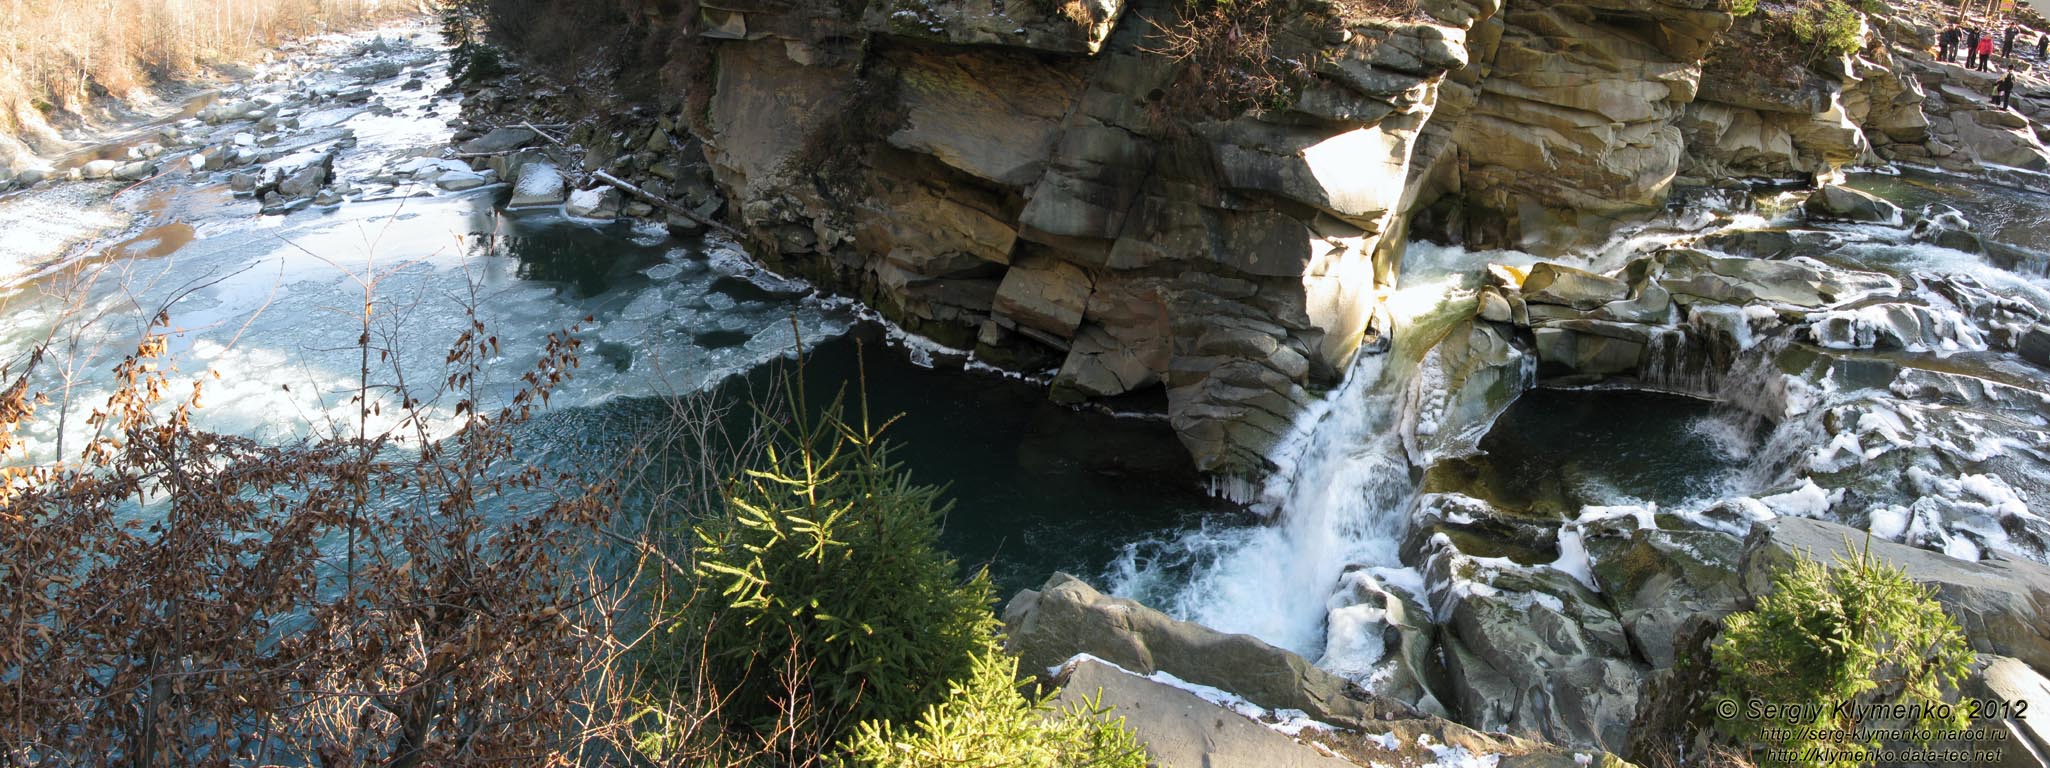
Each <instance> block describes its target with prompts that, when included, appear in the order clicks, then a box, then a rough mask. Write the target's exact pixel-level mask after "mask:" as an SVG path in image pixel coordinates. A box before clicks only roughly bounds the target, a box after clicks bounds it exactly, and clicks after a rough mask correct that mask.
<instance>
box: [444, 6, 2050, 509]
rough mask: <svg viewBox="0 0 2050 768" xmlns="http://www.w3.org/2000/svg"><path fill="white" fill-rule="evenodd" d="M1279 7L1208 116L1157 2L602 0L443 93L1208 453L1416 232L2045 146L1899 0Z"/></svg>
mask: <svg viewBox="0 0 2050 768" xmlns="http://www.w3.org/2000/svg"><path fill="white" fill-rule="evenodd" d="M1289 8H1291V9H1293V10H1292V12H1290V13H1288V14H1284V15H1283V17H1285V18H1287V19H1290V21H1288V22H1287V23H1285V24H1283V25H1281V26H1280V27H1277V28H1276V29H1275V30H1273V31H1272V34H1271V36H1270V40H1271V42H1270V46H1271V50H1270V53H1271V55H1273V56H1275V57H1276V58H1279V59H1283V60H1294V61H1309V62H1316V63H1315V65H1314V66H1312V67H1310V68H1309V69H1310V71H1308V72H1306V73H1305V74H1304V76H1303V78H1304V79H1302V80H1301V82H1300V83H1298V84H1297V85H1296V86H1295V87H1294V88H1292V89H1291V90H1289V91H1288V92H1287V98H1286V100H1285V103H1278V104H1273V105H1268V106H1266V107H1264V108H1262V109H1258V110H1254V111H1251V112H1248V113H1245V114H1240V115H1238V116H1235V117H1226V118H1212V117H1207V116H1202V115H1169V116H1165V117H1164V116H1163V115H1162V114H1161V110H1160V104H1161V103H1162V100H1163V93H1164V92H1165V91H1166V90H1168V89H1172V88H1178V87H1186V84H1182V83H1180V81H1178V80H1177V77H1179V74H1178V73H1179V71H1180V70H1179V68H1178V67H1179V65H1178V64H1177V62H1175V61H1173V60H1171V59H1170V58H1168V57H1165V56H1162V55H1159V53H1158V51H1159V50H1160V42H1159V37H1158V36H1159V34H1160V32H1159V30H1160V29H1162V28H1163V25H1167V26H1171V25H1172V23H1173V18H1174V17H1173V14H1174V10H1173V8H1172V6H1171V5H1169V4H1166V3H1157V2H1155V3H1149V2H1133V3H1124V2H1106V3H1101V4H1096V5H1088V4H1083V5H1077V6H1076V8H1075V9H1074V11H1073V12H1072V13H1065V14H1055V13H1045V12H1042V11H1039V10H1031V9H1023V8H1019V9H1009V10H1002V11H998V12H995V13H994V15H988V14H984V13H983V12H980V11H977V12H972V13H971V12H966V11H961V10H960V9H955V8H952V7H951V6H946V5H944V4H941V5H935V6H931V7H927V6H917V7H910V6H905V7H897V6H889V7H876V8H870V9H868V11H867V12H860V13H857V12H854V11H849V10H847V9H844V8H841V7H840V6H838V5H833V4H830V3H825V4H822V3H798V4H795V5H791V4H772V5H760V4H751V3H746V2H741V3H733V2H725V3H708V4H702V5H701V6H698V7H696V9H695V10H690V9H681V10H679V9H672V8H667V7H661V6H643V5H637V4H634V3H624V4H622V7H621V8H619V9H615V10H617V11H618V12H619V13H620V19H621V21H620V29H619V34H620V35H621V36H623V41H622V42H621V43H619V44H617V45H614V46H611V47H610V48H608V49H607V50H606V53H605V55H604V56H602V57H601V58H600V59H598V60H596V61H590V62H582V63H581V64H579V66H581V67H583V70H582V71H587V72H588V71H598V70H605V71H608V72H612V73H616V74H613V75H612V83H611V84H607V83H605V82H604V81H603V80H601V79H589V80H586V81H579V82H573V83H561V82H555V81H553V80H551V79H550V78H548V77H544V76H543V75H542V74H541V68H540V67H536V68H535V69H534V70H533V71H530V72H529V73H526V74H522V75H515V76H514V77H512V78H510V79H508V80H505V81H503V82H500V83H497V84H493V85H491V86H490V87H484V88H480V89H476V90H473V91H472V93H471V95H470V96H469V99H468V101H467V105H468V108H469V111H468V112H467V113H466V114H468V115H469V116H470V117H471V119H472V120H473V126H474V127H473V128H472V132H473V133H474V134H476V135H482V134H483V133H485V132H487V131H489V130H491V129H493V128H494V127H506V126H512V125H517V124H518V123H519V122H520V121H521V120H522V119H527V118H531V119H533V120H534V121H535V122H542V123H550V122H573V123H575V124H576V127H575V130H572V131H569V132H568V135H567V136H566V138H567V140H568V141H567V143H568V144H569V145H571V146H573V147H574V148H575V151H573V152H567V153H566V154H567V155H573V156H574V157H573V162H574V163H575V164H577V165H580V166H581V167H583V168H586V169H588V170H599V169H605V170H607V171H608V172H610V173H612V174H614V175H616V176H618V177H620V178H622V179H625V180H629V181H632V182H633V183H634V184H635V185H636V186H637V188H639V189H643V190H648V191H651V192H652V195H651V196H650V197H651V200H646V201H638V203H639V204H638V205H635V204H634V202H635V201H624V202H625V203H626V205H627V206H628V207H630V208H632V210H629V211H625V212H627V213H638V214H641V215H650V214H653V215H657V216H662V217H667V218H670V219H671V220H672V221H673V222H675V223H677V224H678V225H679V226H680V227H682V228H686V229H688V228H691V227H695V226H701V225H700V224H699V223H698V222H697V221H696V219H700V218H718V219H719V220H721V221H725V222H730V223H731V224H732V225H733V226H735V227H736V228H738V229H739V230H741V231H742V232H744V233H745V234H746V236H747V239H748V240H749V242H750V244H751V248H752V250H753V251H754V252H755V253H756V254H757V255H758V256H759V257H760V258H762V259H764V260H765V261H767V262H769V263H770V264H771V265H773V266H776V267H777V268H779V269H783V270H786V271H790V272H794V273H801V274H804V275H806V276H808V277H810V278H813V279H814V281H815V282H817V283H818V284H820V285H821V286H822V287H827V288H829V289H832V290H836V291H840V292H843V293H846V294H849V295H853V296H855V297H858V298H860V299H862V300H863V301H864V302H866V303H867V304H869V305H870V306H872V307H875V308H876V309H878V310H879V311H881V312H883V313H884V314H885V315H886V316H887V317H889V318H890V319H892V320H893V321H895V322H897V323H899V324H900V325H902V326H904V327H905V328H906V329H908V330H911V331H913V332H915V333H919V334H921V335H924V336H926V337H928V338H931V339H933V340H935V341H938V342H940V343H942V344H945V345H947V346H950V347H954V348H957V349H960V350H962V351H963V352H964V353H965V352H972V353H973V354H974V355H975V356H976V357H977V358H978V359H981V360H984V361H986V362H990V363H992V364H996V365H999V366H1003V367H1007V368H1012V369H1015V370H1020V371H1024V372H1028V373H1034V374H1039V373H1043V374H1045V375H1047V376H1049V377H1050V378H1051V382H1052V386H1051V390H1050V391H1051V396H1053V397H1055V398H1057V399H1061V400H1064V401H1077V400H1085V399H1098V398H1116V397H1121V396H1125V395H1129V394H1133V393H1142V394H1144V393H1162V394H1164V395H1165V398H1166V401H1167V404H1168V405H1167V407H1168V410H1169V414H1170V417H1171V418H1172V420H1173V423H1174V424H1175V426H1176V429H1177V430H1178V432H1179V433H1180V434H1181V436H1182V438H1183V441H1184V443H1185V444H1186V445H1187V447H1188V448H1189V450H1190V452H1191V455H1192V457H1193V458H1194V460H1195V462H1196V464H1197V465H1198V466H1199V467H1200V468H1202V469H1204V470H1205V471H1209V472H1213V473H1216V474H1219V475H1221V476H1235V477H1257V476H1259V475H1262V474H1264V473H1265V472H1267V471H1269V470H1270V469H1271V466H1270V465H1269V464H1268V463H1267V459H1266V456H1267V454H1268V453H1269V452H1270V450H1271V449H1272V448H1273V447H1274V444H1275V443H1276V441H1277V440H1278V439H1279V438H1280V436H1281V435H1282V434H1283V433H1285V432H1286V430H1287V428H1288V424H1289V423H1290V421H1291V420H1292V419H1293V418H1294V417H1295V415H1296V414H1297V413H1299V412H1300V411H1301V409H1302V408H1303V407H1305V405H1307V404H1308V403H1309V402H1310V401H1312V400H1313V399H1314V398H1315V396H1316V393H1318V392H1321V391H1323V390H1325V389H1327V388H1329V387H1331V386H1332V385H1334V384H1335V383H1336V382H1337V380H1338V378H1339V377H1340V375H1341V374H1342V373H1343V372H1344V371H1346V370H1347V369H1348V368H1349V366H1350V363H1351V361H1352V359H1353V357H1354V356H1355V354H1356V353H1357V352H1358V351H1359V350H1361V349H1363V348H1364V349H1370V350H1371V349H1375V348H1377V347H1378V345H1379V344H1380V343H1381V341H1382V340H1383V339H1384V337H1385V335H1386V334H1387V333H1388V332H1389V331H1390V329H1389V328H1388V327H1387V325H1388V323H1387V321H1386V318H1385V312H1384V310H1382V309H1381V308H1380V307H1379V306H1378V304H1377V302H1378V301H1379V297H1381V296H1384V295H1385V294H1386V292H1387V290H1388V289H1389V288H1390V287H1391V286H1392V285H1393V283H1394V281H1395V278H1396V275H1397V274H1398V273H1399V271H1400V265H1401V262H1402V252H1403V250H1404V248H1405V244H1406V242H1407V241H1408V240H1409V238H1411V237H1417V236H1421V237H1430V238H1434V239H1441V240H1450V241H1453V242H1460V243H1465V244H1467V245H1468V246H1470V247H1475V248H1485V247H1515V248H1519V249H1524V250H1528V251H1531V252H1534V253H1563V252H1565V251H1567V250H1570V249H1573V248H1577V247H1584V246H1586V245H1589V244H1593V243H1599V242H1601V241H1603V240H1605V239H1606V238H1607V237H1608V236H1609V235H1610V234H1611V233H1612V232H1614V231H1615V230H1616V229H1617V228H1618V227H1620V226H1625V225H1627V224H1629V223H1630V222H1633V221H1642V220H1644V219H1646V218H1647V217H1651V216H1655V215H1657V214H1658V213H1659V212H1660V211H1662V210H1663V209H1664V207H1665V206H1666V205H1667V204H1668V203H1679V202H1684V201H1687V200H1693V199H1700V198H1702V197H1704V196H1713V195H1714V194H1717V193H1715V192H1714V191H1713V190H1714V188H1716V187H1722V186H1727V185H1728V184H1729V183H1730V182H1729V181H1728V180H1729V179H1731V178H1734V177H1754V178H1770V179H1797V180H1801V181H1802V182H1803V183H1807V182H1814V181H1821V182H1830V181H1835V180H1839V179H1840V178H1841V171H1842V170H1843V169H1846V168H1852V167H1857V166H1862V165H1872V164H1880V163H1886V162H1902V163H1916V164H1924V165H1929V166H1932V167H1939V168H1947V169H1952V170H1959V171H1978V170H1983V169H1988V168H1994V167H1997V168H1998V170H1999V172H2000V173H2004V174H2011V175H2012V179H2013V181H2015V182H2016V183H2030V184H2032V183H2035V182H2033V181H2031V179H2035V178H2036V177H2035V176H2033V175H2031V174H2030V173H2029V171H2041V170H2050V152H2046V151H2045V149H2044V147H2043V144H2042V143H2041V140H2040V138H2039V136H2038V131H2040V130H2046V129H2045V124H2044V123H2042V122H2041V121H2040V120H2039V119H2038V118H2039V117H2040V116H2042V115H2043V111H2044V109H2045V107H2044V105H2045V104H2046V102H2042V101H2041V100H2039V99H2038V98H2037V96H2036V93H2037V91H2036V89H2038V88H2040V87H2041V84H2040V82H2039V81H2038V80H2036V79H2025V85H2024V87H2023V88H2022V89H2021V91H2020V93H2021V96H2020V97H2019V98H2018V99H2017V101H2016V109H2015V110H2013V111H2009V110H1998V109H1994V108H1992V107H1990V105H1989V103H1988V102H1989V100H1990V95H1991V88H1992V80H1991V79H1990V78H1989V77H1987V76H1986V75H1984V74H1981V73H1972V72H1967V71H1965V70H1963V69H1962V68H1960V67H1957V66H1955V65H1949V64H1942V63H1939V62H1935V61H1933V59H1932V58H1931V56H1930V55H1929V53H1930V51H1929V49H1930V47H1931V46H1932V45H1933V42H1932V41H1933V37H1932V34H1933V32H1932V30H1931V29H1930V28H1928V26H1927V25H1926V23H1925V22H1923V21H1921V20H1918V19H1917V18H1915V17H1912V16H1909V15H1899V16H1875V17H1872V18H1871V19H1870V20H1869V21H1868V23H1867V25H1866V27H1865V28H1864V30H1863V31H1862V32H1861V33H1860V34H1861V37H1860V40H1861V41H1862V42H1861V44H1860V46H1859V48H1858V50H1857V51H1856V52H1854V53H1852V54H1849V55H1843V56H1827V55H1823V56H1818V57H1814V58H1802V57H1799V56H1791V54H1789V55H1777V54H1776V57H1768V60H1764V61H1761V60H1760V59H1759V58H1758V57H1755V56H1750V55H1748V54H1747V52H1751V51H1766V52H1772V51H1774V50H1775V49H1782V48H1785V47H1786V44H1785V41H1784V40H1782V39H1780V37H1775V36H1776V35H1779V36H1784V35H1785V34H1787V33H1785V32H1784V31H1783V30H1780V29H1779V28H1778V27H1776V26H1775V24H1783V23H1784V20H1780V21H1777V22H1776V21H1774V20H1773V18H1772V17H1771V14H1768V13H1758V14H1753V15H1750V16H1746V17H1742V18H1738V17H1735V16H1734V15H1733V14H1732V13H1731V11H1730V10H1729V8H1728V7H1726V4H1721V3H1714V2H1706V3H1703V2H1668V1H1654V0H1633V1H1632V2H1602V3H1544V4H1536V3H1518V2H1514V1H1513V0H1511V1H1510V2H1506V3H1502V2H1479V3H1476V2H1470V1H1455V0H1433V1H1432V2H1424V3H1421V4H1419V6H1418V8H1417V10H1416V11H1415V12H1414V13H1410V14H1407V15H1402V16H1396V17H1390V16H1387V15H1385V13H1384V12H1383V11H1380V10H1376V8H1375V7H1374V6H1372V4H1367V5H1347V4H1317V3H1310V4H1307V5H1303V6H1302V7H1300V8H1297V7H1295V6H1293V5H1291V6H1289ZM2022 65H2023V66H2024V67H2026V66H2029V65H2028V64H2027V63H2022ZM557 68H558V69H561V67H557ZM594 68H596V69H594ZM2025 77H2026V76H2025ZM650 81H653V84H652V85H651V84H650ZM619 83H636V84H638V85H635V86H633V87H628V86H622V85H619ZM593 105H601V106H599V107H598V108H599V109H603V110H607V111H609V112H610V113H611V114H607V115H605V116H594V115H592V114H589V112H590V111H591V110H592V109H593ZM500 172H501V175H503V173H504V171H503V170H502V169H501V171H500ZM656 201H666V202H667V203H669V204H670V205H668V206H659V205H655V204H654V202H656ZM607 210H608V211H609V208H608V209H607ZM675 210H682V211H687V212H689V213H690V214H694V215H678V214H674V213H672V212H671V211H675ZM1377 318H1379V319H1377Z"/></svg>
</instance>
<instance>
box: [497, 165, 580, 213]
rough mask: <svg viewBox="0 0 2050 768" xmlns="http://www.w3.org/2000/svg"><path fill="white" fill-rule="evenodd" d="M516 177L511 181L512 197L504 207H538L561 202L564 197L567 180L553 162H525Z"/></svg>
mask: <svg viewBox="0 0 2050 768" xmlns="http://www.w3.org/2000/svg"><path fill="white" fill-rule="evenodd" d="M518 178H519V180H518V181H516V182H513V193H512V199H511V200H509V201H507V202H506V204H505V207H506V208H508V209H511V208H539V207H545V206H551V205H561V204H562V202H563V200H564V198H565V193H564V188H565V187H566V185H567V184H568V182H567V181H566V180H564V179H563V177H562V171H559V170H556V168H555V164H554V163H552V162H549V161H546V160H538V161H534V162H530V163H527V164H526V165H524V166H522V167H521V168H520V173H519V177H518Z"/></svg>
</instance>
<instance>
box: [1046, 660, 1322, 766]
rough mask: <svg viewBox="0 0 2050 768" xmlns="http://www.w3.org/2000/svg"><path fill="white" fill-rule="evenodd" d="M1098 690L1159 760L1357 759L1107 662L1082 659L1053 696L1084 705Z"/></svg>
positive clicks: (1318, 762) (1304, 762)
mask: <svg viewBox="0 0 2050 768" xmlns="http://www.w3.org/2000/svg"><path fill="white" fill-rule="evenodd" d="M1099 695H1100V696H1101V697H1102V698H1101V699H1100V700H1099V701H1098V703H1099V704H1101V705H1103V706H1107V707H1111V708H1112V712H1111V716H1112V717H1123V718H1124V719H1125V727H1127V728H1130V729H1131V730H1132V732H1133V733H1136V734H1138V736H1139V741H1140V743H1142V744H1145V745H1146V752H1147V754H1148V755H1150V756H1151V757H1152V758H1153V762H1154V764H1155V765H1159V766H1161V768H1208V767H1209V766H1227V765H1243V766H1256V765H1257V766H1262V768H1351V767H1352V766H1354V765H1356V764H1355V763H1352V762H1350V761H1347V760H1343V759H1340V758H1338V757H1334V756H1331V755H1327V754H1324V753H1323V752H1320V751H1318V749H1317V748H1316V747H1313V746H1310V745H1308V744H1304V743H1302V742H1299V741H1296V740H1295V739H1292V738H1289V737H1288V736H1287V735H1286V734H1283V733H1281V732H1280V731H1276V730H1274V729H1272V728H1269V727H1267V726H1265V725H1263V724H1260V723H1257V722H1254V721H1253V720H1252V719H1250V718H1247V717H1246V716H1244V715H1241V714H1239V713H1237V712H1234V711H1232V710H1229V709H1225V708H1224V707H1220V706H1217V705H1216V704H1212V703H1210V702H1208V701H1205V700H1203V699H1202V698H1201V697H1199V696H1197V695H1195V694H1193V693H1190V692H1188V691H1185V690H1182V689H1180V688H1176V687H1174V686H1171V685H1167V684H1166V683H1160V682H1156V681H1154V680H1151V679H1148V678H1144V677H1139V676H1138V675H1133V674H1130V673H1127V672H1125V671H1123V670H1120V669H1117V668H1115V667H1112V666H1110V665H1107V664H1102V663H1098V662H1094V661H1087V660H1084V661H1081V662H1078V663H1076V664H1075V665H1074V667H1073V670H1072V671H1070V672H1069V673H1068V676H1067V685H1066V687H1064V688H1062V689H1061V692H1060V693H1059V694H1058V695H1056V696H1055V697H1054V701H1055V702H1056V703H1057V704H1058V705H1060V706H1068V705H1073V706H1086V702H1084V701H1083V699H1084V697H1096V696H1099Z"/></svg>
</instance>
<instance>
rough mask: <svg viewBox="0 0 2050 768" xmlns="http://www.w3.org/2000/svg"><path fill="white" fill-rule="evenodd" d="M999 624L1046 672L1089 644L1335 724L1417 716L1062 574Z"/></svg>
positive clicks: (1129, 662) (1270, 649)
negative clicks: (1001, 624)
mask: <svg viewBox="0 0 2050 768" xmlns="http://www.w3.org/2000/svg"><path fill="white" fill-rule="evenodd" d="M1004 626H1005V630H1006V636H1007V640H1006V642H1007V643H1008V645H1009V648H1010V650H1011V652H1012V653H1016V654H1018V657H1019V663H1020V666H1022V667H1024V668H1025V669H1029V670H1034V671H1040V672H1046V671H1048V670H1052V669H1055V668H1057V667H1059V666H1060V665H1061V664H1062V663H1063V662H1065V661H1067V660H1068V659H1069V658H1072V657H1073V656H1075V655H1076V654H1082V653H1087V654H1089V655H1091V656H1095V657H1097V658H1100V659H1103V660H1105V661H1108V662H1110V663H1113V664H1116V665H1118V666H1120V667H1123V668H1125V669H1128V670H1131V671H1133V672H1137V673H1139V674H1152V673H1154V672H1166V673H1168V674H1171V675H1174V676H1175V677H1178V678H1180V679H1183V680H1186V681H1189V682H1191V683H1197V684H1199V685H1208V686H1212V687H1215V688H1221V689H1224V690H1227V691H1231V692H1232V693H1234V694H1237V695H1238V696H1241V697H1243V698H1245V699H1246V700H1247V701H1251V702H1253V703H1254V704H1258V705H1260V706H1262V707H1266V708H1268V709H1295V710H1301V711H1303V712H1305V713H1308V714H1309V716H1310V717H1311V718H1312V719H1315V720H1319V721H1322V722H1326V723H1331V724H1333V725H1340V726H1347V727H1357V726H1361V725H1364V724H1366V723H1369V722H1372V721H1375V720H1380V719H1386V718H1389V717H1402V716H1412V717H1413V716H1415V712H1414V710H1411V709H1410V708H1409V707H1407V706H1404V705H1402V704H1400V703H1398V702H1394V701H1390V700H1386V699H1380V698H1376V697H1374V696H1372V695H1370V694H1368V693H1366V692H1365V691H1363V690H1361V689H1360V688H1359V687H1358V686H1356V685H1354V684H1352V683H1351V682H1349V681H1346V680H1344V679H1342V678H1339V677H1337V676H1335V675H1332V674H1330V673H1328V672H1325V671H1323V670H1321V669H1318V668H1317V667H1316V666H1314V665H1312V664H1311V663H1310V662H1309V661H1308V660H1306V659H1304V658H1303V657H1301V656H1297V655H1295V654H1293V653H1289V652H1288V651H1285V650H1282V649H1280V648H1276V647H1274V646H1271V645H1268V644H1266V643H1264V642H1261V641H1260V640H1259V639H1258V638H1255V637H1253V636H1251V635H1234V634H1225V633H1223V632H1218V631H1217V630H1214V629H1210V628H1208V627H1205V626H1203V625H1201V624H1196V623H1193V622H1186V621H1177V620H1175V619H1173V618H1169V617H1168V616H1167V615H1166V614H1163V613H1161V612H1159V611H1156V610H1153V609H1151V608H1148V607H1146V606H1144V605H1141V604H1139V603H1136V602H1133V601H1131V600H1126V599H1124V598H1120V597H1111V596H1109V595H1105V594H1103V593H1100V592H1097V591H1096V590H1095V589H1093V588H1091V587H1090V586H1089V585H1088V584H1087V583H1085V582H1083V581H1082V580H1080V579H1077V578H1075V577H1073V576H1069V575H1067V574H1064V573H1062V574H1055V575H1054V576H1053V578H1051V579H1048V580H1047V583H1046V585H1045V586H1043V587H1041V588H1039V589H1037V590H1029V589H1028V590H1025V591H1022V592H1019V593H1018V595H1017V596H1016V597H1013V598H1012V599H1011V602H1010V603H1009V604H1008V605H1006V606H1005V608H1004Z"/></svg>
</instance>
